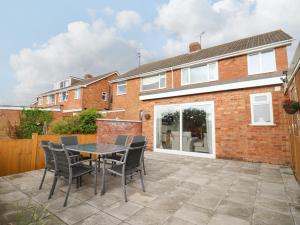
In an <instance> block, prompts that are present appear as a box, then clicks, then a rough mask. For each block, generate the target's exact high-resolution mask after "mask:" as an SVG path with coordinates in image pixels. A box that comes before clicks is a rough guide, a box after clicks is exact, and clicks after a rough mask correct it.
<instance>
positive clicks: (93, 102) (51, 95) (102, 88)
mask: <svg viewBox="0 0 300 225" xmlns="http://www.w3.org/2000/svg"><path fill="white" fill-rule="evenodd" d="M117 77H118V72H116V71H113V72H110V73H106V74H102V75H99V76H95V77H93V76H92V75H90V74H86V75H85V76H84V79H80V78H76V77H69V78H68V79H65V80H62V81H59V82H57V83H55V84H54V88H53V90H50V91H47V92H45V93H42V94H40V95H38V96H37V99H36V102H35V103H34V105H35V106H36V107H38V108H49V107H58V106H59V107H61V110H62V113H76V112H80V111H82V110H84V109H87V108H95V109H97V110H107V109H109V108H110V84H109V81H111V80H114V79H116V78H117Z"/></svg>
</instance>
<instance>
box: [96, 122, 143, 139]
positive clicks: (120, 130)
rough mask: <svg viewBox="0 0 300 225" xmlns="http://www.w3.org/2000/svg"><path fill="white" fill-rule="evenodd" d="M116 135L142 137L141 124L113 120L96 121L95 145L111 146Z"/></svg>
mask: <svg viewBox="0 0 300 225" xmlns="http://www.w3.org/2000/svg"><path fill="white" fill-rule="evenodd" d="M118 135H128V136H135V135H142V122H141V121H137V120H115V119H98V120H97V143H107V144H113V143H114V142H115V140H116V138H117V136H118ZM129 141H130V140H129Z"/></svg>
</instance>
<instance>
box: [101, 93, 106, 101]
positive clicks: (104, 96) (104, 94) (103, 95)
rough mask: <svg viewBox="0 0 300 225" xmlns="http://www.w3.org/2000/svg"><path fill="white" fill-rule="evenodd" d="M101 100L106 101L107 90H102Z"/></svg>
mask: <svg viewBox="0 0 300 225" xmlns="http://www.w3.org/2000/svg"><path fill="white" fill-rule="evenodd" d="M101 98H102V101H105V102H106V101H107V92H102V94H101Z"/></svg>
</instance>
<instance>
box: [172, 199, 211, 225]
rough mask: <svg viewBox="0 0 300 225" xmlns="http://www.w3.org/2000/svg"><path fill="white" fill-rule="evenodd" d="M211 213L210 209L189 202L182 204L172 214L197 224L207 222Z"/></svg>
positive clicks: (200, 224)
mask: <svg viewBox="0 0 300 225" xmlns="http://www.w3.org/2000/svg"><path fill="white" fill-rule="evenodd" d="M212 215H213V213H212V211H210V210H207V209H203V208H200V207H196V206H194V205H190V204H184V205H183V206H182V207H181V208H180V209H179V210H178V211H176V212H175V213H174V216H175V217H177V218H179V219H182V220H185V221H188V222H190V223H193V224H199V225H202V224H207V223H208V222H209V220H210V218H211V217H212Z"/></svg>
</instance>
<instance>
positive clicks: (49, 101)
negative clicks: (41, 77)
mask: <svg viewBox="0 0 300 225" xmlns="http://www.w3.org/2000/svg"><path fill="white" fill-rule="evenodd" d="M54 101H55V95H48V96H47V104H53V103H54Z"/></svg>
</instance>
